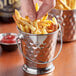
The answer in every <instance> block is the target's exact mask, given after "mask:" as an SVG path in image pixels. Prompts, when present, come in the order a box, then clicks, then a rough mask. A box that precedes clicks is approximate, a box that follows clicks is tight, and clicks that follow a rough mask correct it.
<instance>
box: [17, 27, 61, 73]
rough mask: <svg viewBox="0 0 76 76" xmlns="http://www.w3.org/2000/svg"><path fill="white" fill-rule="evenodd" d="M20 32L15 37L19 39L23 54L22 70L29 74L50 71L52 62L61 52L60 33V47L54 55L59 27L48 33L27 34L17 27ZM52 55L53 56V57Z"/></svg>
mask: <svg viewBox="0 0 76 76" xmlns="http://www.w3.org/2000/svg"><path fill="white" fill-rule="evenodd" d="M18 30H19V32H20V34H19V36H18V38H17V44H18V40H21V44H18V47H19V50H20V51H21V52H22V54H23V56H24V66H23V70H24V71H25V72H27V73H30V74H45V73H49V72H52V71H53V70H54V69H55V67H54V65H53V63H52V61H53V60H55V59H56V58H57V57H58V55H59V54H60V52H61V49H62V34H61V47H60V50H59V52H58V54H57V55H56V56H55V57H54V53H55V48H56V43H57V37H58V32H59V31H60V30H61V27H60V26H59V29H58V30H57V31H55V32H53V33H49V34H43V35H41V34H39V35H38V34H29V33H25V32H22V31H21V30H20V29H19V28H18ZM53 57H54V58H53Z"/></svg>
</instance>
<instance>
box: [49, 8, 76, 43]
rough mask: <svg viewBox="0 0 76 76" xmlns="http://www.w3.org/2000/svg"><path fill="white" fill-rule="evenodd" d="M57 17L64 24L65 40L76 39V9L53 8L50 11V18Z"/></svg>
mask: <svg viewBox="0 0 76 76" xmlns="http://www.w3.org/2000/svg"><path fill="white" fill-rule="evenodd" d="M52 17H56V19H57V21H58V23H59V24H60V25H61V26H62V32H63V42H70V41H74V40H76V10H58V9H52V10H51V11H50V12H49V19H51V18H52Z"/></svg>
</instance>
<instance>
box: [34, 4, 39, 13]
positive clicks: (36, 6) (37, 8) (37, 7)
mask: <svg viewBox="0 0 76 76" xmlns="http://www.w3.org/2000/svg"><path fill="white" fill-rule="evenodd" d="M35 8H36V12H37V11H38V10H39V6H38V3H36V5H35Z"/></svg>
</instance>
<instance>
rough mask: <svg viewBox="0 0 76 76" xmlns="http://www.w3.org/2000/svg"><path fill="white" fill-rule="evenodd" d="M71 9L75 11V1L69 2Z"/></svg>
mask: <svg viewBox="0 0 76 76" xmlns="http://www.w3.org/2000/svg"><path fill="white" fill-rule="evenodd" d="M71 8H72V9H76V0H72V1H71Z"/></svg>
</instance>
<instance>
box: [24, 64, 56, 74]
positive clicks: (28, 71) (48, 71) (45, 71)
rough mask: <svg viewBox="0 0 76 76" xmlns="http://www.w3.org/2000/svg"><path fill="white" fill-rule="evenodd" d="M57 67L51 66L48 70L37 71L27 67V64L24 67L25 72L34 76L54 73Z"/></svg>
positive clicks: (38, 69)
mask: <svg viewBox="0 0 76 76" xmlns="http://www.w3.org/2000/svg"><path fill="white" fill-rule="evenodd" d="M54 69H55V66H54V65H53V64H51V65H50V66H49V67H48V68H41V69H40V68H37V69H32V68H29V67H27V66H26V65H25V64H24V66H23V70H24V71H25V72H27V73H29V74H34V75H40V74H46V73H50V72H52V71H54Z"/></svg>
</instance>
